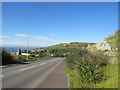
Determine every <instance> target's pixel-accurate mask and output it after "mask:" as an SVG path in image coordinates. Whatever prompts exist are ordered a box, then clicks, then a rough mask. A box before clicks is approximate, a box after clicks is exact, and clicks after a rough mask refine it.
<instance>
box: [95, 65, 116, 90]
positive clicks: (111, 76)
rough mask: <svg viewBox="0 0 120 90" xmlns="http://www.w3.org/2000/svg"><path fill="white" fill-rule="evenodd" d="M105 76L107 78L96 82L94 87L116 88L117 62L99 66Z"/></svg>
mask: <svg viewBox="0 0 120 90" xmlns="http://www.w3.org/2000/svg"><path fill="white" fill-rule="evenodd" d="M100 69H101V70H102V71H103V72H104V73H105V74H106V75H107V76H108V78H107V80H105V81H102V82H100V83H99V84H96V86H95V87H96V88H118V63H114V64H110V65H108V66H106V67H101V68H100Z"/></svg>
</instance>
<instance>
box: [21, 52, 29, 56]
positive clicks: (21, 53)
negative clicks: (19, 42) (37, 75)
mask: <svg viewBox="0 0 120 90" xmlns="http://www.w3.org/2000/svg"><path fill="white" fill-rule="evenodd" d="M21 55H26V56H27V55H30V54H29V53H21Z"/></svg>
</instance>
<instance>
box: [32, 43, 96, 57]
mask: <svg viewBox="0 0 120 90" xmlns="http://www.w3.org/2000/svg"><path fill="white" fill-rule="evenodd" d="M93 44H95V43H87V42H70V43H61V44H57V45H52V46H48V47H45V48H39V49H37V50H32V52H35V51H36V52H38V53H44V54H46V56H54V57H64V56H67V55H68V54H69V53H70V52H71V51H72V50H74V49H79V48H86V47H87V46H88V45H93Z"/></svg>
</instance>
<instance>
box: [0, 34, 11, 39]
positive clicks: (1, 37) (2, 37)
mask: <svg viewBox="0 0 120 90" xmlns="http://www.w3.org/2000/svg"><path fill="white" fill-rule="evenodd" d="M4 38H10V37H9V36H3V35H2V36H0V39H4Z"/></svg>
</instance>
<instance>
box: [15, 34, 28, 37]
mask: <svg viewBox="0 0 120 90" xmlns="http://www.w3.org/2000/svg"><path fill="white" fill-rule="evenodd" d="M14 35H15V36H17V37H27V36H28V35H26V34H14Z"/></svg>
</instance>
